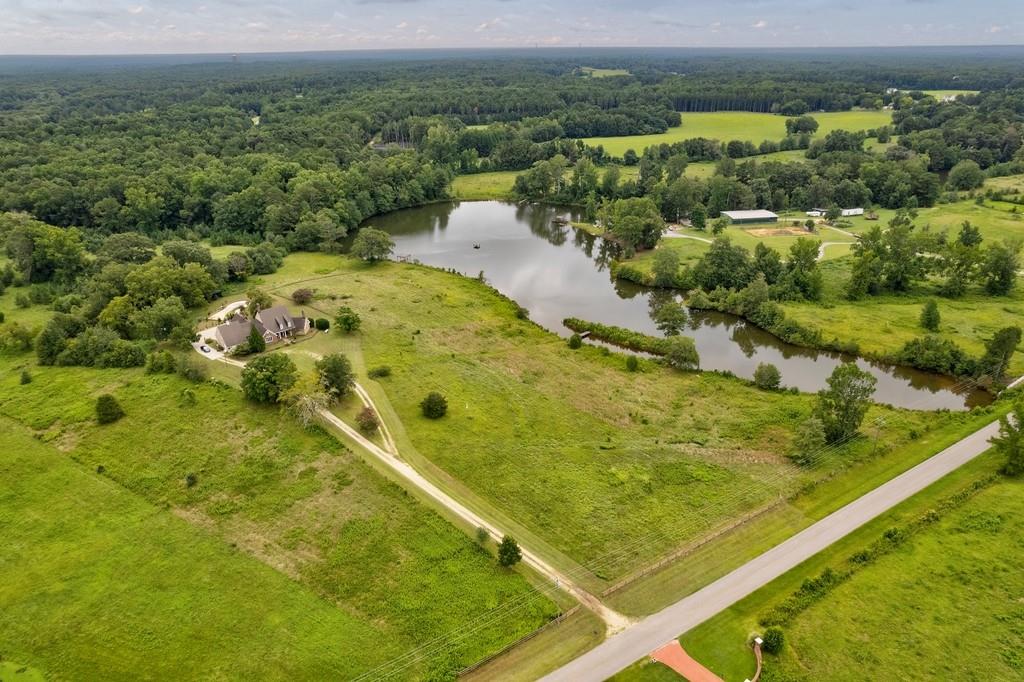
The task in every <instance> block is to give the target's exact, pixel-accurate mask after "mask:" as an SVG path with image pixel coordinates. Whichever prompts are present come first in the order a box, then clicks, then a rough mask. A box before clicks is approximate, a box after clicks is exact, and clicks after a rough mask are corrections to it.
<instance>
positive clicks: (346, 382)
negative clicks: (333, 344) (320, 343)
mask: <svg viewBox="0 0 1024 682" xmlns="http://www.w3.org/2000/svg"><path fill="white" fill-rule="evenodd" d="M316 371H317V376H318V378H319V380H320V385H321V386H323V387H324V390H325V391H327V393H328V394H330V396H331V397H332V398H335V399H337V398H341V397H343V396H345V395H346V394H347V393H348V392H349V390H350V389H351V388H352V384H354V383H355V379H356V375H355V372H353V371H352V363H351V362H349V360H348V358H347V357H345V356H344V355H342V354H341V353H332V354H330V355H325V356H324V357H322V358H320V359H319V360H317V361H316Z"/></svg>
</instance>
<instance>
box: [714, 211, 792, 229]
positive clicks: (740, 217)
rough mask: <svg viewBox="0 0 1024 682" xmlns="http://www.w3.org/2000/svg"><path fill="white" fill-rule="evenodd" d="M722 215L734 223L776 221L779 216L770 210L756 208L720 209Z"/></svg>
mask: <svg viewBox="0 0 1024 682" xmlns="http://www.w3.org/2000/svg"><path fill="white" fill-rule="evenodd" d="M722 215H724V216H725V217H726V218H728V219H729V220H731V221H732V222H733V224H735V225H742V224H743V223H776V222H778V221H779V216H778V215H777V214H775V213H772V212H771V211H765V210H764V209H757V210H754V211H722Z"/></svg>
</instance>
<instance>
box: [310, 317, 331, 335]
mask: <svg viewBox="0 0 1024 682" xmlns="http://www.w3.org/2000/svg"><path fill="white" fill-rule="evenodd" d="M313 327H314V328H316V329H317V330H319V331H322V332H325V331H327V330H328V329H330V328H331V322H330V320H328V319H327V318H326V317H318V318H316V319H315V320H313Z"/></svg>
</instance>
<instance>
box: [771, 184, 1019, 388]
mask: <svg viewBox="0 0 1024 682" xmlns="http://www.w3.org/2000/svg"><path fill="white" fill-rule="evenodd" d="M888 213H889V212H886V214H885V215H881V216H880V218H881V220H879V221H878V224H880V225H882V227H883V228H884V226H885V225H884V223H885V218H886V217H887V216H888ZM965 220H969V221H970V222H971V224H972V225H975V226H977V227H978V228H979V229H980V231H981V234H982V237H983V238H984V240H985V241H996V240H999V239H1021V238H1024V215H1021V214H1014V213H1010V212H1008V211H1007V210H1005V209H1000V208H993V207H991V205H990V202H989V204H986V205H985V206H978V205H977V204H975V203H974V202H969V201H962V202H957V203H954V204H941V205H938V206H935V207H933V208H928V209H923V210H921V211H920V212H919V216H918V218H917V220H916V221H915V222H916V224H917V225H918V226H919V227H921V228H923V227H924V226H930V227H931V229H932V230H945V231H946V232H947V233H948V234H949V235H950V237H955V236H956V233H957V231H958V230H959V229H960V225H961V224H962V223H963V222H964V221H965ZM854 224H855V227H853V228H850V229H852V230H855V231H863V229H865V228H866V226H867V225H869V224H870V223H868V222H867V221H864V220H863V219H859V220H858V221H855V223H854ZM829 239H831V236H830V237H829ZM822 267H823V271H824V273H825V295H824V300H823V302H824V305H821V304H813V303H794V302H789V303H785V304H783V308H784V309H785V310H786V314H787V315H788V316H790V317H792V318H793V319H795V320H796V321H798V322H800V323H802V324H806V325H808V326H810V327H817V328H819V329H821V330H822V332H823V334H824V336H825V337H826V338H832V337H834V336H838V337H839V338H845V339H849V340H852V341H855V342H857V343H858V344H859V345H860V348H861V351H862V352H868V353H872V354H879V355H886V354H892V353H895V352H896V351H898V350H899V349H900V348H901V347H902V346H903V344H904V343H906V342H907V341H909V340H911V339H913V338H916V337H918V336H921V335H922V334H923V333H924V330H922V329H921V326H920V323H919V317H920V313H921V306H922V305H923V304H924V302H925V301H926V300H927V299H929V298H933V299H934V300H935V301H936V303H937V304H938V306H939V312H940V315H941V318H942V325H941V327H940V329H939V334H940V335H941V336H942V337H944V338H948V339H949V340H951V341H954V342H956V343H957V344H959V345H960V346H962V347H963V348H964V350H966V351H968V352H969V353H971V354H973V355H980V354H981V353H982V352H983V350H984V342H985V340H986V339H988V338H990V337H991V336H992V335H993V334H994V333H995V332H996V331H998V330H999V329H1001V328H1002V327H1005V326H1007V325H1008V324H1012V323H1013V322H1014V321H1017V323H1018V324H1019V321H1020V320H1021V319H1024V290H1022V289H1021V287H1019V286H1018V287H1016V288H1015V289H1014V290H1013V291H1012V292H1011V293H1010V295H1009V296H1002V297H992V296H989V295H987V294H985V293H984V292H983V291H982V290H981V288H980V287H977V286H975V287H972V288H971V290H970V291H969V292H968V294H967V295H965V296H963V297H962V298H959V299H949V298H943V297H941V296H939V295H938V284H939V281H938V280H935V281H931V282H925V283H923V284H921V285H919V286H917V287H915V289H914V290H913V291H911V292H908V293H906V294H902V295H884V296H871V297H866V298H864V299H862V300H859V301H849V300H847V299H846V285H847V282H848V281H849V278H850V268H851V267H852V259H848V258H846V259H843V258H840V259H837V260H829V261H828V262H826V263H824V264H823V266H822ZM1011 371H1012V372H1013V373H1015V374H1020V373H1022V372H1024V354H1022V353H1017V354H1016V355H1015V356H1014V359H1013V361H1012V362H1011Z"/></svg>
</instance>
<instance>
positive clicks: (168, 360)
mask: <svg viewBox="0 0 1024 682" xmlns="http://www.w3.org/2000/svg"><path fill="white" fill-rule="evenodd" d="M177 369H178V363H177V362H176V361H175V359H174V355H173V354H172V353H171V352H170V351H166V350H161V351H154V352H152V353H150V354H149V357H148V358H146V373H147V374H173V373H174V372H175V370H177Z"/></svg>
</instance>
